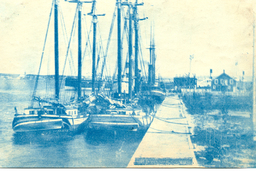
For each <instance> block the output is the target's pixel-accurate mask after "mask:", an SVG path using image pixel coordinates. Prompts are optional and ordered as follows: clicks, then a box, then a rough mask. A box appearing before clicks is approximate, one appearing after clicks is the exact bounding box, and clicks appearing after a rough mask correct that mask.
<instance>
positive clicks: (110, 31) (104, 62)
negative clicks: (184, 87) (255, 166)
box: [100, 7, 116, 80]
mask: <svg viewBox="0 0 256 171" xmlns="http://www.w3.org/2000/svg"><path fill="white" fill-rule="evenodd" d="M115 18H116V7H115V10H114V12H113V17H112V22H111V27H110V30H109V34H108V42H107V47H106V51H105V55H104V60H103V64H102V68H101V75H100V80H102V76H103V71H104V67H105V65H106V58H107V55H108V48H109V44H110V39H111V35H112V32H113V27H114V22H115Z"/></svg>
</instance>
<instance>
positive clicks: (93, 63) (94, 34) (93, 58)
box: [88, 0, 105, 93]
mask: <svg viewBox="0 0 256 171" xmlns="http://www.w3.org/2000/svg"><path fill="white" fill-rule="evenodd" d="M95 11H96V0H93V1H92V10H91V12H90V13H89V14H88V15H92V23H93V47H92V92H93V93H95V80H96V69H95V68H96V62H95V61H96V45H97V42H96V40H97V39H96V33H97V22H98V16H105V14H96V13H95Z"/></svg>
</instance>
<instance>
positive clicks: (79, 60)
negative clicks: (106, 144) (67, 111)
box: [68, 0, 92, 99]
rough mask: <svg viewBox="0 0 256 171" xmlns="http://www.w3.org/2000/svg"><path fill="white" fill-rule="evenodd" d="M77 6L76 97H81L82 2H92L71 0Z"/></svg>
mask: <svg viewBox="0 0 256 171" xmlns="http://www.w3.org/2000/svg"><path fill="white" fill-rule="evenodd" d="M68 2H71V3H77V6H78V21H77V22H78V74H77V97H78V99H80V98H81V79H82V4H83V3H92V1H80V0H71V1H68Z"/></svg>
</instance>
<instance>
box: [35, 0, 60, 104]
mask: <svg viewBox="0 0 256 171" xmlns="http://www.w3.org/2000/svg"><path fill="white" fill-rule="evenodd" d="M54 1H55V0H53V1H52V7H51V11H50V14H49V20H48V24H47V29H46V34H45V39H44V45H43V50H42V54H41V59H40V65H39V69H38V73H37V77H36V81H35V86H34V90H33V94H32V101H31V106H33V104H34V103H33V102H34V97H35V95H36V89H37V85H38V80H39V74H40V71H41V67H42V63H43V58H44V51H45V45H46V41H47V37H48V31H49V27H50V22H51V16H52V11H53V5H54Z"/></svg>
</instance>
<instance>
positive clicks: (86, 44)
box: [82, 17, 92, 63]
mask: <svg viewBox="0 0 256 171" xmlns="http://www.w3.org/2000/svg"><path fill="white" fill-rule="evenodd" d="M84 20H85V22H84V23H85V27H86V30H87V37H88V38H87V41H86V43H85V48H84V54H83V59H82V62H83V61H84V58H85V55H86V49H87V46H88V44H89V46H90V47H89V50H90V51H89V55H91V53H92V51H91V49H92V47H91V42H90V34H91V31H92V23H91V26H90V31H89V32H88V28H87V23H86V17H84ZM85 35H86V34H85ZM91 63H92V61H91Z"/></svg>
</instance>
